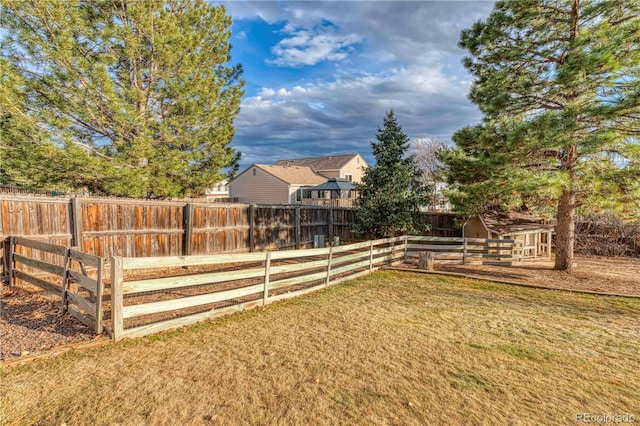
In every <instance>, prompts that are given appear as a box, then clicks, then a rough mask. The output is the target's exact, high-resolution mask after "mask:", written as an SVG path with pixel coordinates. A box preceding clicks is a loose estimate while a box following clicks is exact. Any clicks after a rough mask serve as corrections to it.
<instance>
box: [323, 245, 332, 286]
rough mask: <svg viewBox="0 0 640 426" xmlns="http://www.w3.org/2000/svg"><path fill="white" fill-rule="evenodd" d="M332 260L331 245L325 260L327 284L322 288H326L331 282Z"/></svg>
mask: <svg viewBox="0 0 640 426" xmlns="http://www.w3.org/2000/svg"><path fill="white" fill-rule="evenodd" d="M332 260H333V245H331V246H329V258H328V259H327V282H325V284H324V286H325V287H327V286H328V285H329V282H330V281H331V261H332Z"/></svg>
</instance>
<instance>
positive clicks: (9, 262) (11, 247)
mask: <svg viewBox="0 0 640 426" xmlns="http://www.w3.org/2000/svg"><path fill="white" fill-rule="evenodd" d="M15 249H16V240H15V237H9V251H8V253H7V273H8V274H9V287H10V288H13V286H14V285H15V280H14V278H13V267H14V261H13V252H14V251H15Z"/></svg>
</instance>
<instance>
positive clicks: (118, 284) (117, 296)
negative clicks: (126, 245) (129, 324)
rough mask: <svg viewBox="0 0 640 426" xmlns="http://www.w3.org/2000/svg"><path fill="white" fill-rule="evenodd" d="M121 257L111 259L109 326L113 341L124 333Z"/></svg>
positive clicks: (120, 337)
mask: <svg viewBox="0 0 640 426" xmlns="http://www.w3.org/2000/svg"><path fill="white" fill-rule="evenodd" d="M122 266H123V262H122V257H120V256H112V257H111V325H112V327H113V340H115V341H118V340H120V339H122V334H123V333H124V319H123V318H122V308H123V304H124V297H123V295H122V281H123V272H124V271H123V269H122Z"/></svg>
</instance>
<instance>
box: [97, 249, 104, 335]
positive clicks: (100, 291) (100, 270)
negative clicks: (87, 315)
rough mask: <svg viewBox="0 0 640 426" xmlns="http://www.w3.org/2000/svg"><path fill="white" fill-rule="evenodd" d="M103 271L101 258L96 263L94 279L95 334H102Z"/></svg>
mask: <svg viewBox="0 0 640 426" xmlns="http://www.w3.org/2000/svg"><path fill="white" fill-rule="evenodd" d="M103 271H104V259H103V258H102V257H101V258H100V260H99V261H98V275H97V277H96V286H97V288H96V334H102V319H103V317H104V312H102V309H103V308H102V295H103V294H104V282H103V281H102V273H103Z"/></svg>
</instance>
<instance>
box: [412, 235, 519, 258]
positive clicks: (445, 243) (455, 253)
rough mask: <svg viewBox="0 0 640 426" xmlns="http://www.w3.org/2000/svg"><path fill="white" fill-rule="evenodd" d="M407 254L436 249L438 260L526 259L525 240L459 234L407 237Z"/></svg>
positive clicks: (414, 256) (416, 255)
mask: <svg viewBox="0 0 640 426" xmlns="http://www.w3.org/2000/svg"><path fill="white" fill-rule="evenodd" d="M406 248H407V258H408V259H417V258H418V253H420V252H421V251H432V252H434V253H435V262H436V263H449V264H459V265H463V264H478V263H484V264H491V263H493V264H508V263H510V262H512V261H513V260H516V261H518V260H522V258H523V251H522V241H520V240H498V239H485V238H457V237H418V236H407V237H406Z"/></svg>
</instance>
